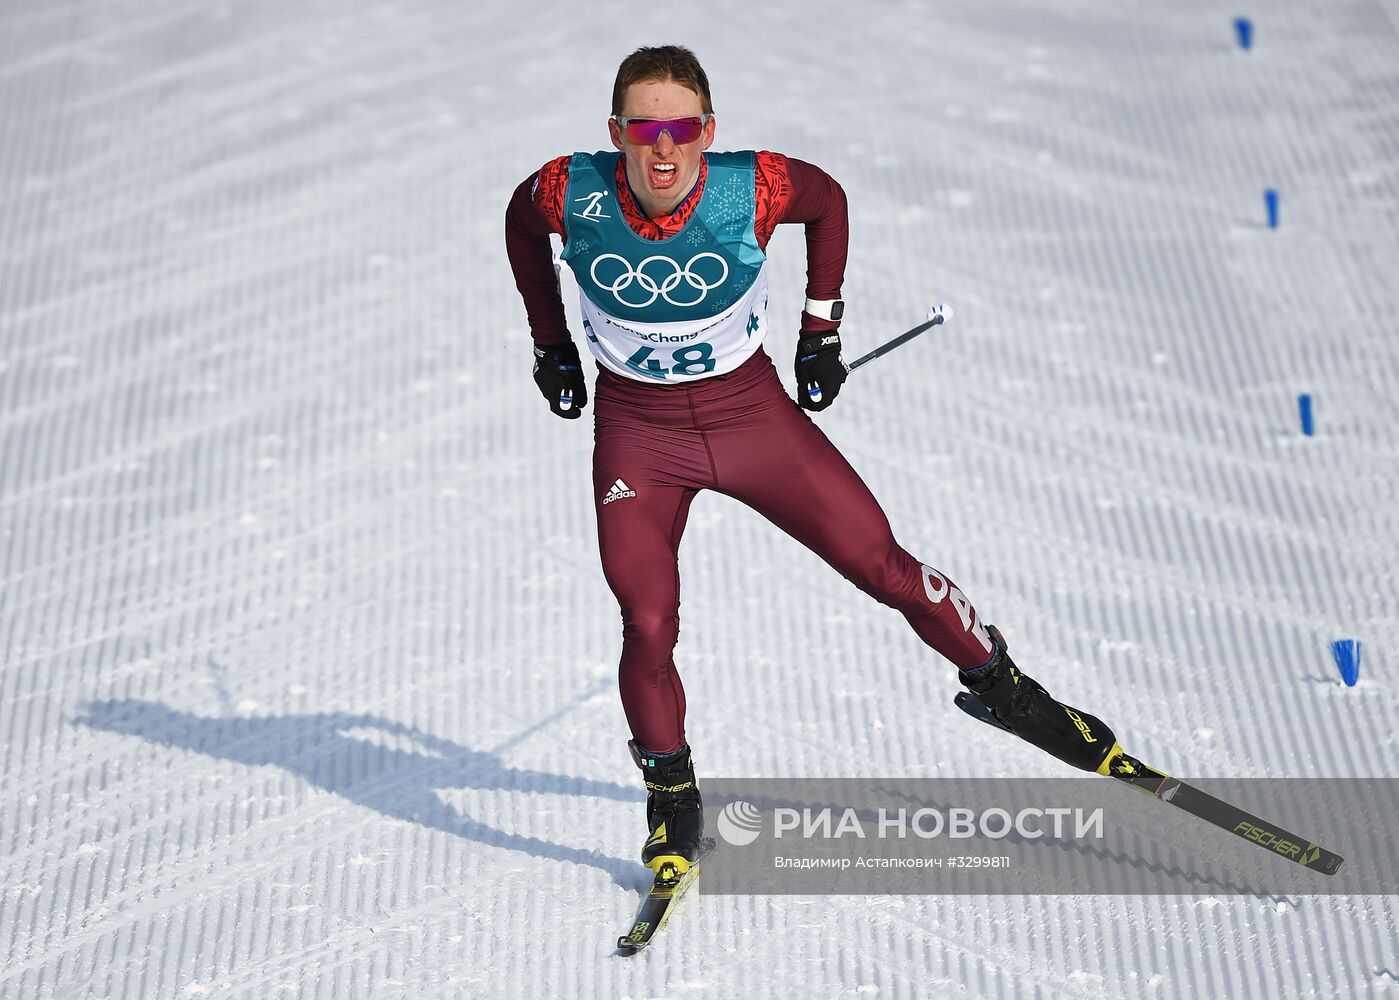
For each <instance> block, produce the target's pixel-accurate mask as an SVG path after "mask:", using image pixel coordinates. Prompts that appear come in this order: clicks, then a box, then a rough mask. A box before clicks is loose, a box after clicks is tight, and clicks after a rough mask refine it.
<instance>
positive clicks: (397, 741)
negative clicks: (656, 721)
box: [74, 700, 649, 889]
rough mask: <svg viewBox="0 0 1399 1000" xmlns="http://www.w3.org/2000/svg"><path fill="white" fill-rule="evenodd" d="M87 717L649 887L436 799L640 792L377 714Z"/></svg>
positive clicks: (623, 864) (149, 710) (140, 706)
mask: <svg viewBox="0 0 1399 1000" xmlns="http://www.w3.org/2000/svg"><path fill="white" fill-rule="evenodd" d="M84 712H85V713H86V714H84V715H80V716H79V717H78V718H77V719H75V720H74V721H76V722H77V723H79V724H80V725H85V726H90V727H91V728H93V729H101V730H106V731H107V732H113V733H123V734H125V735H128V736H139V737H141V738H142V739H146V740H149V741H151V742H153V743H160V744H164V745H166V746H173V747H180V748H181V749H185V750H194V751H196V752H198V753H202V754H207V755H208V756H210V757H217V758H221V759H223V760H232V761H237V762H238V763H240V764H247V765H249V766H256V765H262V764H273V765H276V766H277V767H280V768H284V769H285V770H287V771H290V772H292V773H293V774H296V775H299V776H300V777H302V778H304V779H306V781H308V782H310V783H311V784H313V785H315V786H316V787H318V788H323V789H325V790H326V791H328V792H334V793H335V794H336V795H339V796H342V797H343V798H346V799H349V800H350V801H351V802H354V803H356V804H358V805H362V806H366V807H368V808H370V809H373V810H375V811H377V812H380V813H383V814H384V815H386V816H392V817H394V818H396V819H402V820H407V821H409V822H412V823H417V824H420V825H422V826H426V827H430V828H432V829H436V830H442V831H444V832H446V833H450V834H454V835H456V836H458V837H462V838H464V839H466V840H472V841H476V842H478V843H482V844H488V845H490V846H492V847H503V848H507V849H509V850H513V851H522V852H524V853H525V854H530V855H533V856H535V857H539V858H547V859H549V860H552V861H571V862H573V863H575V864H580V865H588V866H590V867H593V868H597V869H599V870H601V871H604V872H606V873H607V874H608V875H609V876H610V877H611V878H612V880H613V881H614V882H616V883H617V884H618V885H620V886H623V887H624V888H627V889H636V888H638V887H640V886H642V885H643V884H644V883H646V882H648V881H649V873H648V872H647V871H646V869H644V868H642V867H641V866H640V865H639V864H638V863H637V862H635V861H627V860H624V859H622V858H614V857H611V856H609V855H605V854H601V853H599V852H597V851H585V850H581V849H579V848H576V847H569V846H566V845H564V844H556V843H553V842H551V841H548V840H542V839H540V838H538V837H531V836H527V835H525V834H519V833H510V832H507V831H505V830H500V829H497V828H496V827H493V826H488V825H486V824H485V823H481V822H478V821H476V820H473V819H472V818H471V817H470V816H467V815H464V814H463V813H460V812H458V811H457V810H455V809H453V808H452V807H451V806H449V805H447V804H446V803H445V802H443V801H442V800H441V799H440V798H439V797H438V795H437V794H436V793H437V790H438V789H444V790H448V789H460V788H474V789H479V790H482V791H509V792H522V793H544V794H550V795H561V796H565V797H567V796H573V797H588V798H602V799H613V800H616V801H620V802H631V803H636V802H639V801H640V800H641V793H640V791H639V790H637V789H634V788H631V787H628V786H625V785H619V784H615V783H613V782H609V781H594V780H591V779H588V778H576V777H569V776H567V775H562V774H551V773H549V772H546V771H533V770H526V769H522V768H514V767H506V766H505V765H504V764H503V763H501V760H500V758H499V757H497V756H495V755H494V754H490V753H483V752H481V751H477V750H471V749H468V748H467V747H463V746H460V745H458V744H456V743H453V742H451V741H450V740H445V739H442V738H441V737H439V736H434V735H432V734H431V733H427V732H424V731H423V730H421V729H418V728H416V727H414V726H407V725H404V724H403V723H401V722H395V721H393V720H391V719H385V718H382V717H380V716H376V715H351V714H347V713H343V712H322V713H316V714H311V715H282V716H275V717H270V718H215V717H210V716H203V715H193V714H190V713H187V712H181V711H177V710H175V709H172V708H170V707H168V706H166V705H161V704H159V703H157V702H150V701H139V700H124V701H102V702H90V703H88V704H87V705H86V706H84Z"/></svg>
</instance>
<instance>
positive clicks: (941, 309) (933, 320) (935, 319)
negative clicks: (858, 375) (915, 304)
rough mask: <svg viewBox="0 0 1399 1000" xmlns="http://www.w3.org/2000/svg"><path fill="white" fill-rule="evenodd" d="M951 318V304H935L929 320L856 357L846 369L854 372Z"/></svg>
mask: <svg viewBox="0 0 1399 1000" xmlns="http://www.w3.org/2000/svg"><path fill="white" fill-rule="evenodd" d="M951 318H952V307H951V306H949V305H935V306H933V307H932V308H931V309H929V310H928V318H927V320H925V321H924V322H922V323H919V324H918V325H917V326H915V327H914V328H913V329H911V330H905V331H904V332H903V333H901V334H899V335H898V336H897V337H895V338H894V339H893V340H891V341H889V342H888V343H886V344H880V345H879V346H878V347H876V348H875V349H874V350H872V351H870V352H869V353H868V354H866V355H865V356H864V357H861V358H856V359H855V360H854V361H852V362H850V364H848V365H846V366H845V370H846V371H847V372H853V371H854V370H855V369H856V368H859V367H860V366H861V365H864V364H868V363H869V362H871V361H873V360H874V359H875V358H878V357H882V356H884V355H885V354H888V353H889V352H890V351H892V350H893V349H894V348H896V347H901V346H903V345H904V344H907V343H908V342H909V341H910V340H912V339H913V338H914V337H916V336H918V335H919V334H920V333H924V332H925V331H927V330H931V329H932V328H933V327H935V326H941V325H942V324H944V323H946V322H947V321H948V320H950V319H951Z"/></svg>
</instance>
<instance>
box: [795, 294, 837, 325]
mask: <svg viewBox="0 0 1399 1000" xmlns="http://www.w3.org/2000/svg"><path fill="white" fill-rule="evenodd" d="M839 301H841V300H840V299H827V300H822V299H807V300H806V305H805V306H804V308H805V309H806V314H807V315H808V316H814V317H815V318H816V319H826V320H832V321H833V322H834V320H833V319H832V317H831V306H833V305H835V304H836V303H837V302H839Z"/></svg>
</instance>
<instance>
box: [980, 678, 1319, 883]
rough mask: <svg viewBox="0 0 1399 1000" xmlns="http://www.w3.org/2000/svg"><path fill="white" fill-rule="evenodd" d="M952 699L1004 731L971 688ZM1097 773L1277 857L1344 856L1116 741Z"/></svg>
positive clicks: (1304, 860) (1310, 861) (1306, 862)
mask: <svg viewBox="0 0 1399 1000" xmlns="http://www.w3.org/2000/svg"><path fill="white" fill-rule="evenodd" d="M954 700H955V701H956V703H957V707H958V708H960V709H961V710H962V711H964V712H966V713H967V714H968V715H970V716H971V717H972V718H974V719H979V720H980V721H982V722H984V723H986V724H987V725H989V726H995V727H996V728H997V729H1000V730H1002V731H1003V732H1007V733H1009V732H1010V730H1009V729H1007V728H1006V727H1005V726H1004V725H1002V724H1001V721H1000V720H999V719H997V718H996V716H995V715H994V714H992V712H991V710H990V709H989V708H987V707H986V705H985V703H984V702H982V701H981V699H979V698H977V697H976V696H975V695H974V694H972V693H971V692H969V691H961V692H959V693H958V694H957V697H956V698H955V699H954ZM1012 735H1013V734H1012ZM1098 773H1099V774H1104V775H1107V776H1108V777H1110V778H1116V779H1117V780H1118V781H1121V782H1123V783H1125V784H1128V785H1131V786H1132V787H1133V788H1135V789H1137V790H1139V791H1143V792H1146V793H1147V794H1148V795H1153V796H1155V797H1156V798H1158V799H1160V800H1161V801H1162V802H1168V803H1170V804H1171V805H1173V806H1176V807H1177V808H1180V809H1184V810H1185V811H1186V812H1188V813H1190V814H1191V815H1192V816H1197V817H1199V818H1200V819H1202V820H1204V821H1205V822H1207V823H1212V824H1214V825H1215V826H1217V827H1219V828H1220V829H1222V830H1228V831H1229V832H1230V833H1232V834H1234V835H1235V836H1236V837H1242V838H1243V839H1244V840H1247V841H1249V842H1250V843H1253V844H1257V845H1258V846H1259V847H1262V848H1264V849H1266V850H1269V851H1272V852H1273V853H1274V854H1275V855H1277V856H1278V857H1280V858H1283V859H1285V860H1287V861H1291V862H1294V863H1296V864H1299V865H1301V866H1302V867H1303V868H1309V869H1311V870H1312V871H1316V872H1321V874H1323V875H1328V876H1329V875H1335V874H1336V872H1337V871H1339V870H1340V867H1341V863H1342V862H1343V861H1344V860H1345V859H1344V858H1342V857H1341V856H1340V855H1339V854H1337V853H1335V852H1334V851H1328V850H1327V849H1326V848H1324V847H1321V846H1319V845H1318V844H1314V843H1312V842H1311V841H1309V840H1305V839H1303V838H1302V837H1299V836H1297V835H1296V834H1295V833H1289V832H1288V831H1286V830H1284V829H1282V828H1281V827H1279V826H1276V825H1274V824H1272V823H1268V822H1265V821H1263V820H1261V819H1259V818H1258V817H1257V816H1254V815H1253V814H1252V813H1248V812H1245V811H1244V810H1242V809H1240V808H1238V807H1237V806H1233V805H1230V804H1229V803H1228V802H1225V801H1224V800H1223V799H1217V798H1215V797H1214V796H1213V795H1210V794H1209V793H1208V792H1202V791H1201V790H1200V789H1198V788H1196V787H1195V786H1193V785H1188V784H1186V783H1185V782H1183V781H1181V780H1180V779H1179V778H1173V777H1171V776H1170V775H1169V774H1167V773H1165V772H1164V771H1158V770H1157V769H1156V768H1154V767H1151V766H1149V765H1147V764H1143V763H1142V762H1141V761H1140V760H1138V759H1137V758H1136V757H1133V756H1132V755H1131V754H1129V753H1126V752H1125V751H1124V750H1123V749H1122V748H1121V747H1120V746H1114V747H1113V750H1112V753H1111V754H1109V755H1108V759H1107V760H1105V761H1103V763H1102V766H1101V767H1099V768H1098Z"/></svg>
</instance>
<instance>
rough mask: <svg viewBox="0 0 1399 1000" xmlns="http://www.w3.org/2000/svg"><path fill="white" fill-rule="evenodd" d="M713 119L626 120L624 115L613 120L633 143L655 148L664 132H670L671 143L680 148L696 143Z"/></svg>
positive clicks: (706, 116)
mask: <svg viewBox="0 0 1399 1000" xmlns="http://www.w3.org/2000/svg"><path fill="white" fill-rule="evenodd" d="M713 117H714V116H713V115H710V114H704V115H698V116H695V117H691V118H626V117H624V116H622V115H613V116H612V120H613V121H614V122H616V123H617V127H618V128H620V129H621V130H622V131H623V132H624V133H625V134H626V137H627V138H628V139H629V140H631V141H632V142H635V143H640V144H641V145H643V146H654V145H655V144H656V142H657V140H659V139H660V137H661V133H662V132H669V133H670V139H671V141H672V142H674V143H675V144H676V145H678V146H683V145H685V143H687V142H694V141H695V140H696V139H698V138H699V137H700V136H701V135H703V134H704V127H705V126H706V125H708V124H709V119H711V118H713Z"/></svg>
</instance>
